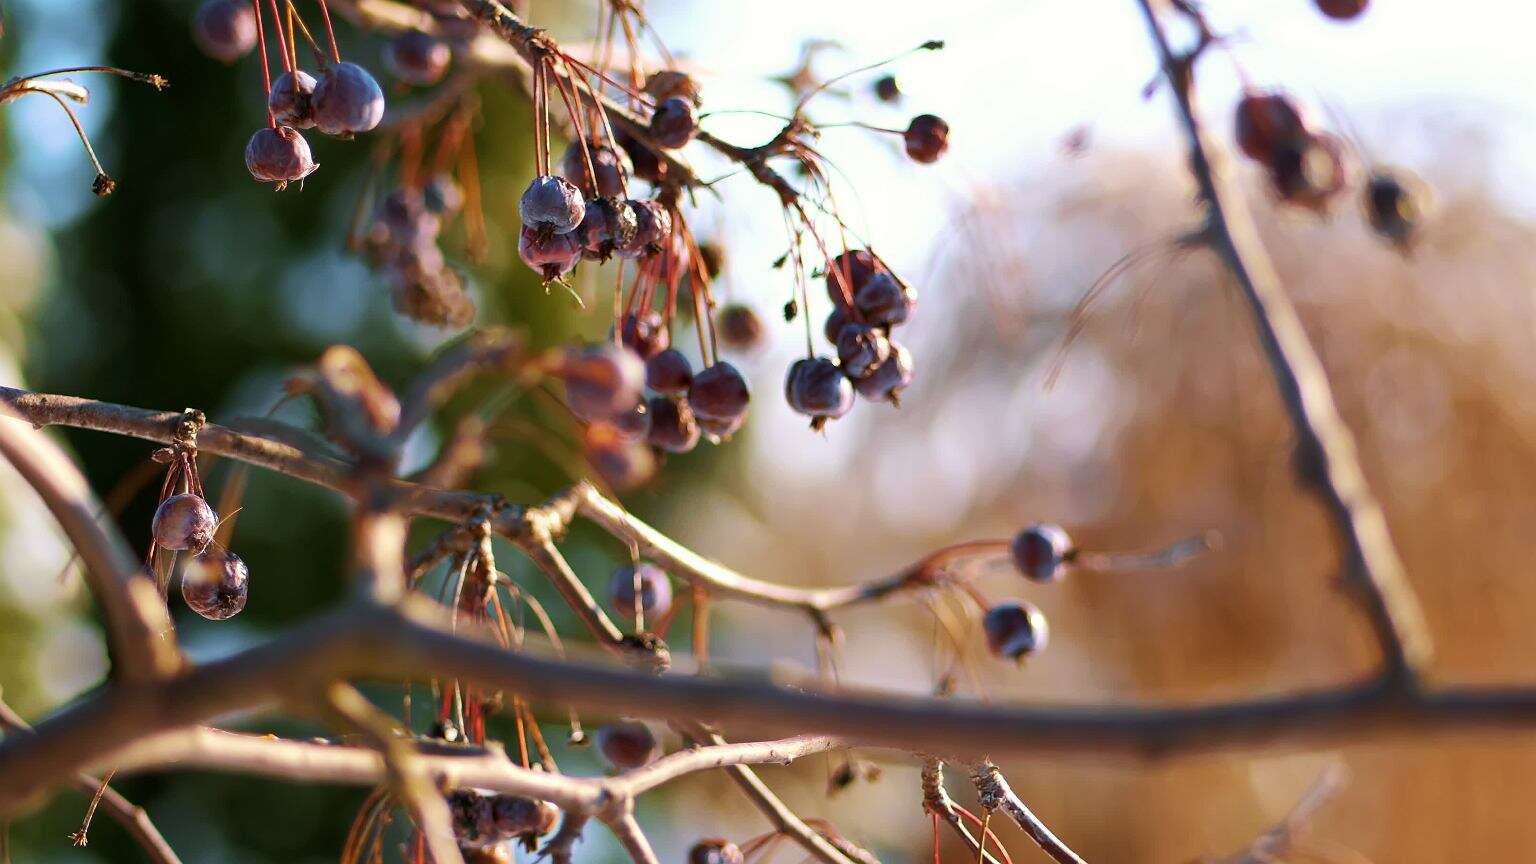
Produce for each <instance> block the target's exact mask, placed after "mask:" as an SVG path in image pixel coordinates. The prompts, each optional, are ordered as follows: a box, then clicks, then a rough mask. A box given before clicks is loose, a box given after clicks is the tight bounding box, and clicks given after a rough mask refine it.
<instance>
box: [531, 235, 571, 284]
mask: <svg viewBox="0 0 1536 864" xmlns="http://www.w3.org/2000/svg"><path fill="white" fill-rule="evenodd" d="M581 253H582V247H581V241H580V239H578V238H577V236H576V234H575V232H567V233H565V234H552V233H550V232H548V231H540V230H538V229H536V228H529V227H528V226H526V225H525V226H523V229H522V231H521V232H520V233H519V234H518V238H517V256H518V257H519V258H521V259H522V260H523V263H524V264H527V265H528V266H529V267H530V268H532V269H533V271H534V272H536V273H538V274H539V275H540V276H542V277H543V278H544V281H545V282H546V283H549V282H554V281H556V280H558V279H561V278H563V277H564V276H566V275H568V274H569V273H570V272H571V271H572V270H575V269H576V265H577V264H578V263H580V262H581Z"/></svg>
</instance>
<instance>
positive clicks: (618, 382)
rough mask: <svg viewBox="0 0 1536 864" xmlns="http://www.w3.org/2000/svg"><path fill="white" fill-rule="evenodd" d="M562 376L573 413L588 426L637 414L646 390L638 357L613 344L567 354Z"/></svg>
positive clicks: (567, 399)
mask: <svg viewBox="0 0 1536 864" xmlns="http://www.w3.org/2000/svg"><path fill="white" fill-rule="evenodd" d="M559 375H560V377H561V378H562V379H564V381H565V401H566V404H567V405H568V406H569V407H570V409H571V412H572V413H573V414H575V415H576V416H577V417H580V418H581V419H583V420H586V421H587V422H589V423H596V422H607V421H611V420H613V419H615V418H617V417H622V416H624V415H625V414H628V413H629V412H630V411H633V410H634V407H635V404H636V403H638V402H639V401H640V394H641V391H642V390H643V389H644V387H645V364H644V363H643V362H641V360H640V358H639V356H637V355H636V354H635V353H634V352H633V351H630V350H628V349H626V348H620V347H619V346H617V345H614V344H613V343H611V342H605V343H602V344H600V345H593V346H591V347H589V348H586V349H583V350H581V351H579V352H567V356H566V359H565V360H564V361H563V362H562V363H561V364H560V370H559Z"/></svg>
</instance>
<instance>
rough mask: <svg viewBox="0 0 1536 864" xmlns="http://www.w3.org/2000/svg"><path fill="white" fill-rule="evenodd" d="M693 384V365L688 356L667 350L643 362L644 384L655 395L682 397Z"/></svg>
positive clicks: (674, 350)
mask: <svg viewBox="0 0 1536 864" xmlns="http://www.w3.org/2000/svg"><path fill="white" fill-rule="evenodd" d="M692 383H693V364H692V363H690V362H688V355H686V354H684V353H683V352H681V351H679V350H677V349H676V348H668V349H667V350H665V351H662V352H660V353H658V354H656V355H655V356H653V357H652V358H651V359H649V360H647V361H645V384H646V386H647V387H650V388H651V389H652V390H655V391H656V392H657V393H664V394H666V395H668V396H683V395H686V394H687V393H688V385H689V384H692Z"/></svg>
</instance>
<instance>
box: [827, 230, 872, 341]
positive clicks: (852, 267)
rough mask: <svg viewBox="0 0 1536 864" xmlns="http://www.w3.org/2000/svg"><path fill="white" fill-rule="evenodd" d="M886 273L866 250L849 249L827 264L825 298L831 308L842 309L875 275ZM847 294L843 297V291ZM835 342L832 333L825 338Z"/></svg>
mask: <svg viewBox="0 0 1536 864" xmlns="http://www.w3.org/2000/svg"><path fill="white" fill-rule="evenodd" d="M884 272H886V267H885V264H884V263H883V262H882V261H881V260H880V259H879V258H876V257H875V255H874V253H873V252H870V251H869V250H868V249H850V250H848V251H846V252H844V253H842V254H841V255H838V256H837V257H836V258H833V259H832V260H831V261H829V262H827V297H828V298H830V299H831V300H832V304H833V306H835V307H837V308H839V309H842V308H846V307H847V306H848V301H849V300H851V299H853V298H855V297H857V296H858V294H859V289H860V288H863V287H864V285H865V283H867V282H869V280H870V279H871V278H873V277H874V276H875V274H877V273H884ZM845 287H846V288H847V291H848V293H847V294H846V295H844V293H843V289H844V288H845ZM827 338H828V339H830V340H833V341H836V339H837V335H836V334H835V333H834V334H833V335H830V336H828V337H827Z"/></svg>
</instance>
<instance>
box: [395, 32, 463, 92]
mask: <svg viewBox="0 0 1536 864" xmlns="http://www.w3.org/2000/svg"><path fill="white" fill-rule="evenodd" d="M452 60H453V51H452V50H451V49H450V48H449V47H448V43H447V42H444V41H443V40H441V39H439V38H437V37H436V36H432V35H430V34H428V33H423V32H422V31H420V30H407V31H405V32H404V33H401V34H400V35H399V36H396V37H395V38H393V39H391V40H389V42H388V43H386V44H385V46H384V65H385V66H387V67H388V68H389V71H390V72H392V73H394V76H395V77H396V78H399V79H400V80H401V81H404V82H405V83H407V84H411V85H414V86H416V87H430V86H432V85H433V84H436V83H437V82H439V81H441V80H443V76H444V75H447V74H448V64H449V62H450V61H452Z"/></svg>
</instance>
